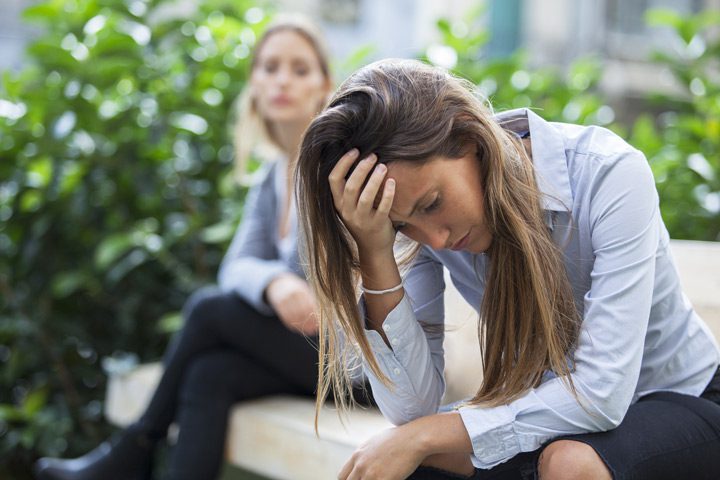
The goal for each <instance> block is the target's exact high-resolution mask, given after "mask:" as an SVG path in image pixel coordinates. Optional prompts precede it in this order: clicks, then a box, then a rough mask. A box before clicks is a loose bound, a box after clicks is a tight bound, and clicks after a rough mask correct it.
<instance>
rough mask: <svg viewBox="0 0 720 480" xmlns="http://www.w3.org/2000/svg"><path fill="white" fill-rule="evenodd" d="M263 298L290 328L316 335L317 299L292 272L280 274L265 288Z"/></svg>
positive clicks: (306, 285) (305, 284) (305, 333)
mask: <svg viewBox="0 0 720 480" xmlns="http://www.w3.org/2000/svg"><path fill="white" fill-rule="evenodd" d="M265 298H266V299H267V302H268V305H270V307H272V309H273V311H275V314H276V315H277V316H278V317H279V318H280V321H282V322H283V324H285V326H286V327H288V328H289V329H290V330H293V331H296V332H299V333H301V334H303V335H310V336H312V335H317V333H318V329H319V325H318V318H319V317H318V315H317V301H316V300H315V295H314V294H313V292H312V289H311V288H310V285H308V283H307V282H306V281H305V280H304V279H302V278H300V277H298V276H297V275H294V274H292V273H284V274H280V275H278V276H277V277H275V278H274V279H273V280H272V281H271V282H270V284H269V285H268V286H267V288H266V289H265Z"/></svg>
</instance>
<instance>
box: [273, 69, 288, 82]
mask: <svg viewBox="0 0 720 480" xmlns="http://www.w3.org/2000/svg"><path fill="white" fill-rule="evenodd" d="M290 77H291V75H290V69H288V68H279V69H278V70H277V74H276V75H275V81H276V82H277V83H278V84H280V85H287V84H288V83H290Z"/></svg>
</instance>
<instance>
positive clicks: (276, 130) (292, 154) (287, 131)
mask: <svg viewBox="0 0 720 480" xmlns="http://www.w3.org/2000/svg"><path fill="white" fill-rule="evenodd" d="M307 126H308V123H307V122H287V123H280V124H275V125H273V132H272V133H273V137H274V138H275V140H276V141H277V142H278V144H279V145H278V146H279V147H280V148H281V149H282V151H283V152H284V153H285V154H286V155H287V158H288V161H289V162H290V163H294V162H295V160H297V157H298V154H299V150H300V140H302V135H303V133H304V132H305V129H306V128H307Z"/></svg>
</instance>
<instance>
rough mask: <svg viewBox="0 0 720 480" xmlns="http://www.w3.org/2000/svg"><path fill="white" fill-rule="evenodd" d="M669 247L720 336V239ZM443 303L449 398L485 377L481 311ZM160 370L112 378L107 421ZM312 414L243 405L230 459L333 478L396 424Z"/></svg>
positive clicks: (132, 413) (143, 393)
mask: <svg viewBox="0 0 720 480" xmlns="http://www.w3.org/2000/svg"><path fill="white" fill-rule="evenodd" d="M672 252H673V255H674V257H675V260H676V264H677V266H678V269H679V270H680V276H681V281H682V284H683V287H684V289H685V292H686V294H687V295H688V297H689V298H690V300H691V301H692V303H693V305H694V306H695V308H696V310H697V311H698V313H699V314H700V315H701V316H702V317H703V318H704V319H705V321H706V322H707V323H708V325H709V326H710V328H711V330H712V331H713V333H714V334H715V336H716V338H720V243H710V242H690V241H673V242H672ZM445 305H446V309H447V313H448V314H447V318H448V320H447V322H446V323H447V335H446V339H445V349H446V369H445V375H446V380H447V392H446V395H445V399H444V400H445V402H446V403H447V402H450V401H454V400H458V399H461V398H465V397H467V396H470V395H471V394H472V393H473V391H474V389H475V387H476V385H474V384H473V382H462V381H461V380H462V378H465V379H467V378H480V377H481V370H480V360H479V351H478V348H477V333H476V332H477V318H476V315H475V313H474V311H473V310H472V309H471V308H470V307H469V306H468V305H467V304H466V303H465V302H464V300H463V299H462V298H461V297H460V296H459V294H458V293H457V291H455V290H454V289H453V288H452V284H451V283H449V282H448V289H447V292H446V298H445ZM161 368H162V367H161V365H160V364H147V365H141V366H139V367H137V368H136V369H134V370H132V371H131V372H129V373H127V374H123V375H114V376H111V378H110V380H109V383H108V392H107V401H106V404H105V414H106V417H107V418H108V420H109V421H110V422H112V423H113V424H116V425H119V426H124V425H127V424H129V423H130V422H132V421H133V420H135V419H136V418H137V417H138V416H139V415H140V413H141V412H142V411H143V410H144V408H145V406H146V404H147V403H148V402H149V399H150V396H151V394H152V392H153V390H154V388H155V385H156V384H157V382H158V379H159V377H160V374H161ZM313 419H314V402H313V401H312V400H310V399H306V398H292V397H272V398H267V399H263V400H257V401H252V402H245V403H242V404H238V405H237V406H236V407H235V408H234V409H233V411H232V414H231V417H230V428H229V433H228V441H227V452H226V459H227V461H228V462H229V463H231V464H233V465H235V466H238V467H240V468H243V469H245V470H248V471H251V472H256V473H259V474H261V475H263V476H265V477H268V478H273V479H287V480H305V479H307V480H323V479H334V478H337V473H338V471H339V470H340V468H341V467H342V465H343V464H344V463H345V461H346V460H347V458H349V456H350V455H351V453H352V452H353V451H354V450H355V448H356V447H357V446H358V445H360V444H361V443H362V442H364V441H365V440H367V439H368V438H370V437H371V436H372V435H374V434H375V433H377V432H379V431H381V430H383V429H385V428H388V427H390V426H391V425H390V423H389V422H388V421H387V420H385V419H384V418H383V417H382V415H381V414H380V413H379V412H378V411H377V410H375V409H358V410H355V411H353V412H351V413H350V415H349V417H348V418H347V420H346V421H345V424H344V425H343V424H342V422H341V421H340V420H339V419H338V416H337V413H336V412H335V411H334V409H333V408H332V407H331V406H326V407H325V410H324V411H323V412H322V414H321V416H320V424H319V428H320V438H318V437H316V436H315V432H314V429H313Z"/></svg>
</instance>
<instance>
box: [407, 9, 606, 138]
mask: <svg viewBox="0 0 720 480" xmlns="http://www.w3.org/2000/svg"><path fill="white" fill-rule="evenodd" d="M483 13H484V7H483V6H482V5H480V6H478V7H476V8H474V9H471V10H470V11H468V13H467V14H466V15H465V17H464V18H461V19H458V20H456V21H450V20H448V19H444V18H443V19H440V20H439V21H438V23H437V27H438V29H439V32H440V34H441V41H440V43H438V44H435V45H431V46H430V47H429V48H428V49H427V50H426V53H425V55H424V56H423V57H421V58H422V59H423V60H426V61H429V62H430V63H433V64H435V65H439V66H442V67H445V68H448V69H449V70H451V71H452V72H453V73H455V74H457V75H459V76H461V77H463V78H466V79H468V80H470V81H472V82H473V83H475V84H476V85H477V89H478V94H479V95H480V96H482V97H483V98H487V99H488V100H489V101H490V103H491V104H492V106H493V109H495V110H496V111H503V110H509V109H512V108H522V107H531V108H532V109H533V110H535V111H536V112H537V113H538V114H539V115H540V116H542V117H543V118H545V119H546V120H550V121H557V122H570V123H581V124H593V125H603V126H608V125H610V124H611V123H612V122H613V121H614V119H615V113H614V111H613V109H612V108H611V107H610V106H609V105H607V104H605V103H604V101H603V99H602V98H601V96H600V95H599V94H598V89H597V85H598V81H599V79H600V75H601V73H602V72H601V65H600V63H599V62H598V61H597V60H595V59H592V58H585V59H580V60H578V61H576V62H575V63H573V64H572V65H571V66H570V67H569V68H567V69H566V70H560V69H558V68H556V67H552V66H549V67H533V66H531V65H530V62H529V61H528V58H527V55H526V53H525V52H524V51H522V50H518V51H516V52H515V53H514V54H512V55H510V56H507V57H501V58H491V57H488V56H486V55H485V47H486V45H487V44H488V41H489V40H490V32H488V30H487V29H486V28H485V27H484V24H483V22H481V21H480V20H481V18H482V15H483Z"/></svg>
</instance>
